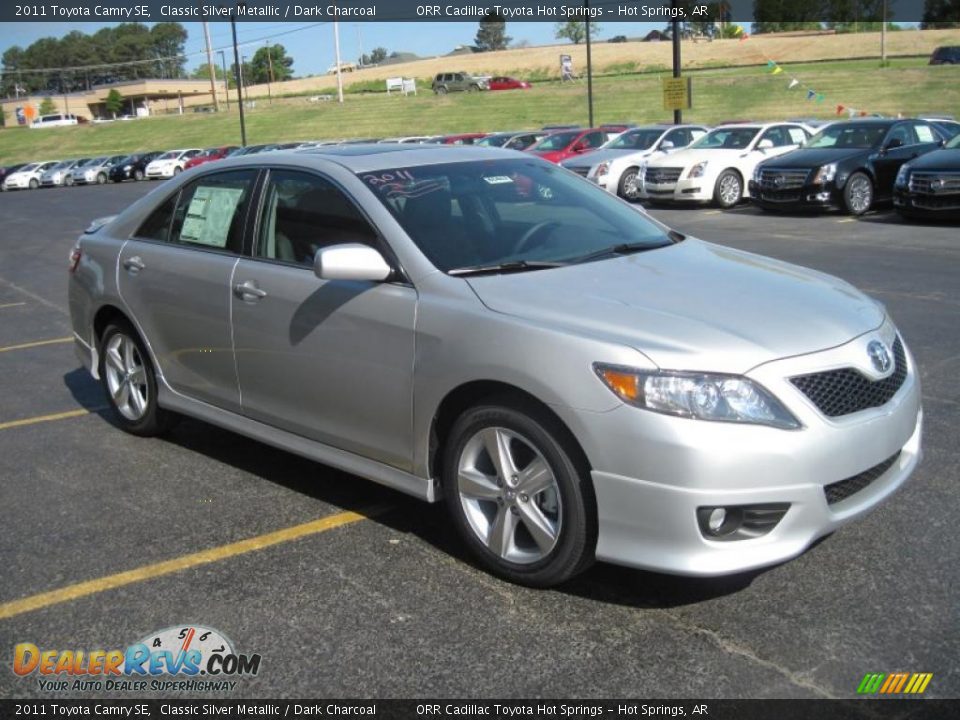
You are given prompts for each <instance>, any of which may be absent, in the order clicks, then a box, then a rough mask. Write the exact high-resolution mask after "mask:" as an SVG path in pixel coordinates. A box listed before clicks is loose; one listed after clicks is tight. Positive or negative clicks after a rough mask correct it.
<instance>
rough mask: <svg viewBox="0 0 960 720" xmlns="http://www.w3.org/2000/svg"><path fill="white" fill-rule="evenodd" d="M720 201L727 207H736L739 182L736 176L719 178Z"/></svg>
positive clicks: (730, 175)
mask: <svg viewBox="0 0 960 720" xmlns="http://www.w3.org/2000/svg"><path fill="white" fill-rule="evenodd" d="M720 200H721V201H722V202H723V204H724V205H725V206H727V207H730V206H731V205H736V203H737V202H738V201H739V200H740V181H739V180H738V179H737V176H736V175H733V174H728V175H724V176H723V177H722V178H720Z"/></svg>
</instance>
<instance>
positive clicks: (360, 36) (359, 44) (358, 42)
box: [357, 23, 363, 67]
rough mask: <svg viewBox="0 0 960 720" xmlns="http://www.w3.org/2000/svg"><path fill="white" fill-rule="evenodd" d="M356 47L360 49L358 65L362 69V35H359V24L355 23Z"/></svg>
mask: <svg viewBox="0 0 960 720" xmlns="http://www.w3.org/2000/svg"><path fill="white" fill-rule="evenodd" d="M357 47H359V48H360V57H359V58H358V59H359V65H360V67H363V35H361V34H360V23H357Z"/></svg>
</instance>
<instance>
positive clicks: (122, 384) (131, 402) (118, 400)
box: [99, 320, 176, 437]
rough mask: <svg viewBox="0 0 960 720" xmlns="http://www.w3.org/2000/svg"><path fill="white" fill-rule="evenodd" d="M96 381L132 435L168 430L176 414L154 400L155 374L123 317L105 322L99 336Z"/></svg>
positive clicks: (139, 342) (142, 435) (138, 340)
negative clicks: (97, 376)
mask: <svg viewBox="0 0 960 720" xmlns="http://www.w3.org/2000/svg"><path fill="white" fill-rule="evenodd" d="M99 374H100V383H101V385H102V386H103V390H104V393H105V394H106V396H107V402H108V403H109V404H110V408H111V410H113V416H114V419H115V420H116V422H117V424H118V425H119V426H120V427H121V428H123V429H124V430H126V431H127V432H128V433H131V434H132V435H139V436H141V437H154V436H156V435H162V434H163V433H165V432H166V431H168V430H169V429H170V428H171V427H172V426H173V425H174V423H175V422H176V416H175V415H174V414H172V413H170V412H168V411H166V410H164V409H162V408H161V407H160V406H159V405H158V404H157V378H156V373H155V372H154V369H153V363H152V362H151V360H150V355H149V354H148V353H147V351H146V348H145V347H144V345H143V342H142V341H141V340H140V336H139V335H138V334H137V331H136V330H134V329H133V326H132V325H130V323H128V322H127V321H125V320H117V321H115V322H113V323H111V324H110V325H108V326H107V328H106V330H104V331H103V335H101V337H100V367H99Z"/></svg>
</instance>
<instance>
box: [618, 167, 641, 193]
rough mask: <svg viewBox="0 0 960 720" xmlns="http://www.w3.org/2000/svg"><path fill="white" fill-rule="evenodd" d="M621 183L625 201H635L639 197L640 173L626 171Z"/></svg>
mask: <svg viewBox="0 0 960 720" xmlns="http://www.w3.org/2000/svg"><path fill="white" fill-rule="evenodd" d="M621 183H622V185H623V196H624V197H625V198H626V199H627V200H636V199H637V198H638V197H639V196H640V173H639V172H638V171H637V170H627V171H626V172H625V173H624V174H623V180H622V181H621Z"/></svg>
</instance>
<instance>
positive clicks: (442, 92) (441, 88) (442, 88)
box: [436, 85, 447, 95]
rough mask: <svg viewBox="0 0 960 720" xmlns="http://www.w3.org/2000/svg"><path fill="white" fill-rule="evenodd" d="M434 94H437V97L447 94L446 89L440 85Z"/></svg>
mask: <svg viewBox="0 0 960 720" xmlns="http://www.w3.org/2000/svg"><path fill="white" fill-rule="evenodd" d="M436 93H437V95H446V94H447V89H446V88H445V87H443V86H442V85H441V86H440V87H438V88H437V89H436Z"/></svg>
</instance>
